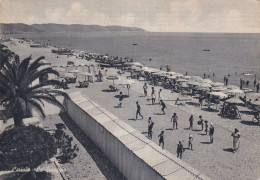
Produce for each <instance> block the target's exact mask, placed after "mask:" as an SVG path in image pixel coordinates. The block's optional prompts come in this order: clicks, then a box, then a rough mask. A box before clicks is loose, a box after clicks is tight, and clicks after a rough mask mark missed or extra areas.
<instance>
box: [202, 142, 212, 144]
mask: <svg viewBox="0 0 260 180" xmlns="http://www.w3.org/2000/svg"><path fill="white" fill-rule="evenodd" d="M200 143H201V144H211V143H210V142H200Z"/></svg>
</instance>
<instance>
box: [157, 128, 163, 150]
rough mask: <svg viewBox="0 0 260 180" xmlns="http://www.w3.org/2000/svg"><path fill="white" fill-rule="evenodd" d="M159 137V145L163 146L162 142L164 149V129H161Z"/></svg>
mask: <svg viewBox="0 0 260 180" xmlns="http://www.w3.org/2000/svg"><path fill="white" fill-rule="evenodd" d="M158 137H159V146H161V144H162V149H164V131H161V133H160V134H159V135H158Z"/></svg>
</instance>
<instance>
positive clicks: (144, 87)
mask: <svg viewBox="0 0 260 180" xmlns="http://www.w3.org/2000/svg"><path fill="white" fill-rule="evenodd" d="M147 88H148V87H147V84H146V83H144V86H143V89H144V96H147Z"/></svg>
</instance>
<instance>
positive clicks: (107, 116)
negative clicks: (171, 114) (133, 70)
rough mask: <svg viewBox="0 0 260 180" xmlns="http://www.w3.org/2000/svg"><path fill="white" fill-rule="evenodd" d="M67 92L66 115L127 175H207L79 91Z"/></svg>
mask: <svg viewBox="0 0 260 180" xmlns="http://www.w3.org/2000/svg"><path fill="white" fill-rule="evenodd" d="M69 96H70V98H71V99H70V100H66V101H65V104H66V108H67V113H68V115H69V116H70V117H71V119H72V120H73V121H74V122H75V123H76V124H77V125H78V126H79V127H80V128H81V130H82V131H83V132H85V134H86V135H87V136H88V137H89V138H90V139H91V140H92V141H93V142H94V143H95V144H96V145H97V146H98V147H99V148H100V149H101V150H102V151H103V153H104V154H105V155H106V156H107V157H108V159H109V160H110V161H111V162H112V163H113V164H114V165H115V166H116V167H117V168H118V169H119V171H120V172H121V173H122V174H123V175H124V176H125V177H126V178H127V179H129V180H132V179H133V180H161V179H169V180H173V179H174V180H175V179H209V178H208V177H206V176H204V175H202V174H200V172H198V171H197V170H195V169H194V168H192V167H190V166H189V165H188V164H186V163H185V162H183V161H182V160H180V159H178V158H176V156H174V155H173V154H171V153H169V152H167V151H166V150H162V149H161V148H160V147H159V146H158V145H157V144H155V143H154V142H152V141H150V140H148V139H147V138H146V137H144V136H143V135H142V134H141V133H140V132H138V131H137V130H135V129H134V128H132V127H131V126H129V125H128V124H126V123H124V122H123V121H121V120H120V119H118V118H117V117H116V116H115V115H113V114H111V113H110V112H108V111H107V110H105V109H104V108H102V107H100V106H99V105H98V104H96V103H95V102H93V101H91V100H90V99H88V98H87V97H84V96H83V95H82V94H81V93H80V92H75V93H72V94H70V95H69Z"/></svg>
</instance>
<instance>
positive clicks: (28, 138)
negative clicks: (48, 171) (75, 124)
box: [0, 125, 57, 179]
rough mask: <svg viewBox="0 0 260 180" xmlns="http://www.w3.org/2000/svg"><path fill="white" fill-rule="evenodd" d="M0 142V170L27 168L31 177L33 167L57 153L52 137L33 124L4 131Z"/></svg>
mask: <svg viewBox="0 0 260 180" xmlns="http://www.w3.org/2000/svg"><path fill="white" fill-rule="evenodd" d="M0 144H1V146H0V152H1V154H0V170H1V171H3V170H15V169H17V168H18V169H27V168H29V169H30V173H29V174H31V176H32V179H35V178H33V177H35V176H36V174H35V172H34V170H35V168H37V167H38V166H39V165H41V164H42V163H43V162H45V161H47V160H48V159H50V158H52V157H54V155H55V154H56V153H57V146H56V143H55V140H54V137H53V136H52V135H51V134H49V133H48V132H46V131H44V129H42V128H39V127H36V126H33V125H30V126H23V127H19V126H18V127H14V128H13V129H10V130H8V131H5V132H4V133H3V134H2V135H1V137H0ZM27 179H29V178H27ZM30 179H31V178H30Z"/></svg>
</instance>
